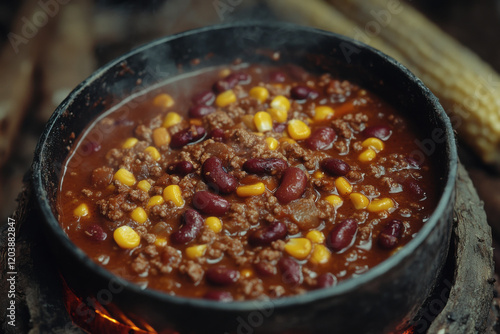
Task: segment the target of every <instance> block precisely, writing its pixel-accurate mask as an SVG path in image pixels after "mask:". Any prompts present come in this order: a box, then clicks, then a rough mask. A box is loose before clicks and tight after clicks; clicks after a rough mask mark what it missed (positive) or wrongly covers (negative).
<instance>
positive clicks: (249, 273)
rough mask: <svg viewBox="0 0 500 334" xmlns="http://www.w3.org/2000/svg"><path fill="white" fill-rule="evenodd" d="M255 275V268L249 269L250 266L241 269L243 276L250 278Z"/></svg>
mask: <svg viewBox="0 0 500 334" xmlns="http://www.w3.org/2000/svg"><path fill="white" fill-rule="evenodd" d="M253 275H254V272H253V270H252V269H249V268H247V269H242V270H241V271H240V276H241V277H242V278H249V277H253Z"/></svg>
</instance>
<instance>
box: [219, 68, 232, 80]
mask: <svg viewBox="0 0 500 334" xmlns="http://www.w3.org/2000/svg"><path fill="white" fill-rule="evenodd" d="M229 74H231V70H230V69H229V68H224V69H222V70H220V72H219V78H225V77H227V76H228V75H229Z"/></svg>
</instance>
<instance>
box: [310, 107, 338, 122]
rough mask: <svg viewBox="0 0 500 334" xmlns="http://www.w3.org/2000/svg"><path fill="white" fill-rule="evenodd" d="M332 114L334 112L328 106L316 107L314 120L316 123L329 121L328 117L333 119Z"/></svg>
mask: <svg viewBox="0 0 500 334" xmlns="http://www.w3.org/2000/svg"><path fill="white" fill-rule="evenodd" d="M334 114H335V111H334V110H333V109H332V108H330V107H329V106H317V107H316V108H314V120H315V121H316V122H319V121H324V120H326V119H329V118H330V117H333V115H334Z"/></svg>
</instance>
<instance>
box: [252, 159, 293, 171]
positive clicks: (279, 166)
mask: <svg viewBox="0 0 500 334" xmlns="http://www.w3.org/2000/svg"><path fill="white" fill-rule="evenodd" d="M287 167H288V164H287V163H286V161H285V160H283V159H278V158H267V159H261V158H254V159H250V160H247V161H245V163H244V164H243V170H244V171H245V172H247V173H250V174H258V175H262V174H269V175H274V174H277V173H281V172H283V171H284V170H285V169H287Z"/></svg>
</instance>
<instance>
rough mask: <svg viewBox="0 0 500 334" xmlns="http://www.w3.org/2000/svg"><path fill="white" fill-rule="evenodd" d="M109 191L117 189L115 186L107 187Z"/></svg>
mask: <svg viewBox="0 0 500 334" xmlns="http://www.w3.org/2000/svg"><path fill="white" fill-rule="evenodd" d="M106 189H108V190H109V191H115V189H116V187H115V185H114V184H110V185H109V186H107V187H106Z"/></svg>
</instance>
